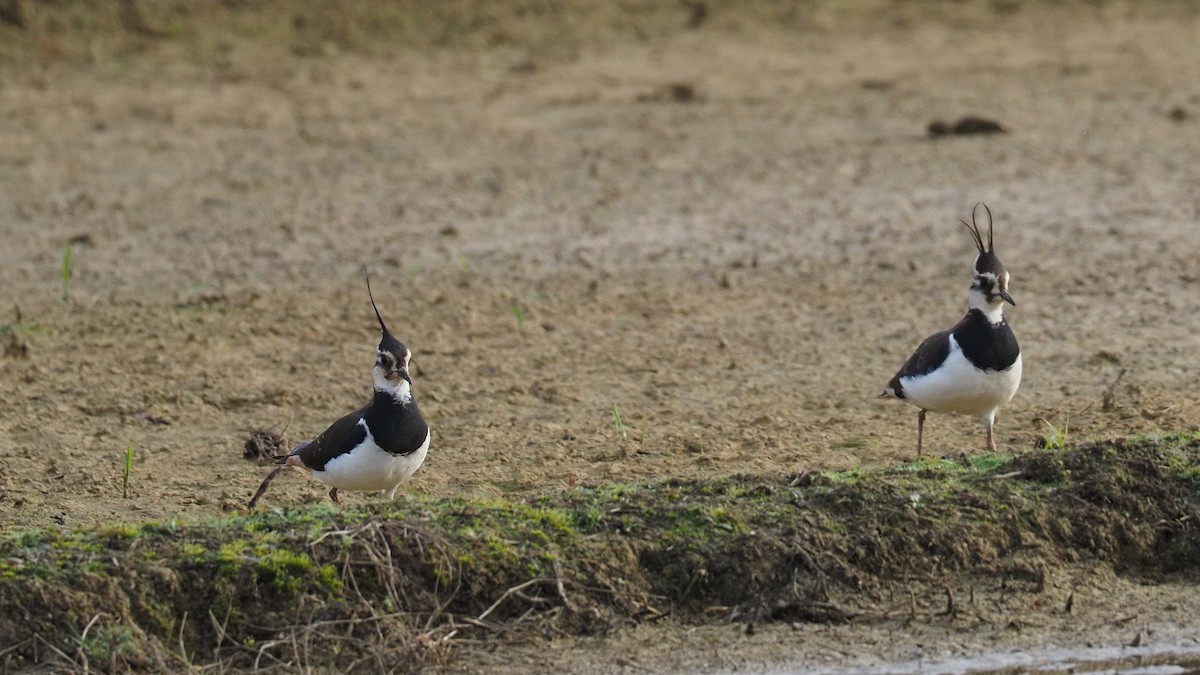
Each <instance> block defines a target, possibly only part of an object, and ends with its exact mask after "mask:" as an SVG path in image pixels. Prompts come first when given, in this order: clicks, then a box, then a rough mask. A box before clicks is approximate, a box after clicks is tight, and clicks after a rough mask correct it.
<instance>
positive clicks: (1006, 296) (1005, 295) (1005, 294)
mask: <svg viewBox="0 0 1200 675" xmlns="http://www.w3.org/2000/svg"><path fill="white" fill-rule="evenodd" d="M1000 297H1001V298H1002V299H1003V300H1004V301H1005V302H1007V303H1008V304H1010V305H1012V306H1013V307H1016V306H1017V301H1016V300H1013V297H1012V296H1011V295H1009V294H1008V291H1000Z"/></svg>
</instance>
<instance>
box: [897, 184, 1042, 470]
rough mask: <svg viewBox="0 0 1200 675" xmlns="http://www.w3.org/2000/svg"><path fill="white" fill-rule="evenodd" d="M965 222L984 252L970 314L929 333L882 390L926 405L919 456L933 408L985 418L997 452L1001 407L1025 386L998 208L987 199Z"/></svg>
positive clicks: (978, 261)
mask: <svg viewBox="0 0 1200 675" xmlns="http://www.w3.org/2000/svg"><path fill="white" fill-rule="evenodd" d="M980 206H983V209H984V211H985V212H986V213H987V219H988V236H987V245H986V246H985V245H984V239H983V234H982V232H980V230H979V224H978V222H977V220H976V215H977V214H978V211H979V207H980ZM959 222H961V223H962V224H963V226H964V227H966V228H967V231H968V232H970V233H971V238H972V240H974V242H975V248H976V249H977V250H978V252H979V254H978V255H977V256H976V257H975V263H974V265H972V277H971V278H972V283H971V288H970V291H969V292H968V294H967V307H968V309H967V314H966V316H964V317H963V319H962V320H961V321H959V322H958V325H956V326H954V327H953V328H951V329H949V330H944V331H941V332H939V333H934V334H933V335H930V336H929V337H927V338H925V340H924V341H923V342H921V344H920V345H919V346H918V347H917V350H916V351H915V352H913V354H912V356H910V357H909V358H908V361H906V362H905V363H904V366H903V367H901V368H900V371H899V372H897V373H896V375H895V376H894V377H893V378H892V379H891V381H890V382H888V384H887V386H886V387H884V389H883V393H881V394H880V396H881V397H890V398H898V399H900V400H902V401H905V402H907V403H911V404H912V405H915V406H916V407H917V408H919V409H920V411H921V412H920V413H918V414H917V456H918V457H919V456H920V455H921V445H922V437H923V435H924V431H925V413H926V412H929V411H933V412H939V413H942V412H955V413H962V414H966V415H973V416H975V417H978V418H980V419H981V420H983V426H984V429H985V430H986V431H987V449H988V450H990V451H993V452H994V451H995V450H996V441H995V438H994V434H993V427H994V425H995V421H996V411H997V410H998V409H999V408H1000V406H1002V405H1004V404H1005V403H1008V402H1009V401H1011V400H1012V397H1013V396H1014V395H1015V394H1016V393H1017V388H1018V387H1019V386H1020V385H1021V348H1020V346H1019V345H1018V344H1017V338H1016V336H1015V335H1013V331H1012V328H1011V327H1010V326H1009V325H1008V322H1007V321H1005V319H1004V303H1008V304H1010V305H1013V306H1016V304H1017V303H1016V301H1015V300H1013V297H1012V295H1010V294H1009V292H1008V284H1009V281H1010V280H1011V275H1009V273H1008V270H1006V269H1005V268H1004V265H1003V264H1002V263H1001V262H1000V258H999V257H998V256H997V255H996V251H995V246H994V244H993V240H992V211H991V209H989V208H988V207H987V205H986V204H976V205H975V208H974V209H972V211H971V224H969V225H968V224H967V221H965V220H960V221H959Z"/></svg>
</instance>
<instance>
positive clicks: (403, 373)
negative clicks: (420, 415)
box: [373, 347, 412, 400]
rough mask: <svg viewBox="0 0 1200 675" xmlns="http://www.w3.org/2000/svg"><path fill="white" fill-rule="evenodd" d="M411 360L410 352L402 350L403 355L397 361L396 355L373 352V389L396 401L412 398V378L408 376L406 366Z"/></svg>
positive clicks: (406, 349) (379, 351)
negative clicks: (389, 395) (393, 397)
mask: <svg viewBox="0 0 1200 675" xmlns="http://www.w3.org/2000/svg"><path fill="white" fill-rule="evenodd" d="M411 360H412V350H410V349H408V348H407V347H406V348H404V353H403V354H402V355H401V356H400V358H399V359H397V354H395V353H393V352H390V351H388V350H386V349H378V350H376V351H375V368H374V371H373V375H374V379H375V388H376V389H378V390H380V391H386V392H388V393H390V394H392V395H393V396H395V397H396V398H397V399H398V400H407V399H409V398H411V397H412V393H411V391H412V378H411V377H410V376H409V374H408V364H409V362H410V361H411Z"/></svg>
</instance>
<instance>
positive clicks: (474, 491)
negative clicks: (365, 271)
mask: <svg viewBox="0 0 1200 675" xmlns="http://www.w3.org/2000/svg"><path fill="white" fill-rule="evenodd" d="M885 5H886V6H887V7H889V9H888V10H887V11H884V12H881V14H880V16H878V17H875V19H874V20H872V21H869V22H863V23H855V22H851V21H839V20H836V19H832V18H827V17H825V16H824V15H823V14H822V13H821V12H819V11H816V10H814V13H813V14H812V15H811V16H804V17H800V18H799V19H796V18H795V17H792V20H791V21H789V22H786V23H780V24H779V25H769V24H767V25H763V24H760V23H755V22H754V21H762V18H761V17H757V18H755V19H754V21H749V20H747V21H742V22H739V21H734V20H732V19H730V18H729V17H726V16H722V14H721V13H720V12H719V11H717V10H712V11H711V14H712V16H711V17H708V18H706V17H705V16H701V17H699V19H700V20H699V21H698V24H699V25H698V26H696V27H694V28H687V27H684V25H685V23H686V22H685V21H684V19H683V18H681V19H680V27H679V28H678V29H676V30H670V31H658V32H655V33H653V34H651V35H643V36H641V37H640V38H639V37H628V36H625V37H616V38H612V39H596V40H592V41H588V40H583V41H578V42H575V43H572V45H571V46H569V47H563V48H554V47H552V46H551V47H547V46H545V45H544V44H543V45H542V46H540V47H539V48H537V49H526V48H522V47H521V46H519V45H514V44H508V43H505V44H500V45H498V46H490V47H480V46H478V45H475V46H471V47H470V48H462V49H452V48H433V49H427V50H420V51H412V50H405V49H400V48H396V49H391V50H384V51H383V52H380V51H378V50H376V51H371V52H370V53H367V52H364V51H356V50H354V49H343V48H339V47H338V46H336V45H321V49H318V50H316V52H315V53H313V52H312V51H311V50H306V49H291V50H288V51H286V52H285V53H284V55H283V56H281V57H279V58H272V59H263V58H257V59H255V58H250V57H249V56H246V57H245V58H242V55H243V54H242V52H240V51H238V49H239V47H238V46H237V43H234V45H233V46H232V47H230V48H229V49H228V50H226V52H223V60H221V61H220V63H219V64H218V65H213V63H211V62H206V61H202V62H200V63H197V64H193V63H189V62H188V60H187V59H182V58H180V57H179V56H178V55H177V54H175V53H173V52H171V51H170V50H169V49H167V48H165V47H160V46H158V45H157V44H156V43H155V42H154V40H157V39H160V38H155V37H149V38H138V39H139V40H140V41H139V42H137V45H138V50H137V51H138V53H139V54H143V55H148V56H146V57H145V58H140V59H136V58H135V59H132V60H119V59H116V58H115V57H114V59H113V60H104V59H98V62H97V63H93V64H91V65H88V66H79V65H77V64H74V63H54V62H51V63H48V64H37V65H24V66H21V67H13V68H10V69H9V70H7V71H5V75H4V80H3V83H2V87H0V120H2V123H0V247H2V249H0V262H2V264H0V288H2V289H3V298H2V299H0V324H3V332H4V334H3V335H0V338H2V339H3V343H4V346H5V348H4V352H3V356H2V357H0V411H3V412H2V415H0V443H2V444H3V452H2V454H0V468H2V472H0V527H2V528H4V529H6V530H17V529H23V528H27V527H32V526H43V525H48V524H52V523H55V522H59V523H65V524H66V525H68V526H79V527H87V526H91V525H94V524H96V523H99V522H102V521H109V520H114V519H115V520H141V519H172V518H177V519H182V520H197V519H205V518H210V517H214V516H219V515H222V514H226V513H228V512H229V511H231V510H236V509H238V508H240V507H241V506H242V505H243V504H244V502H245V501H246V499H247V498H248V497H249V496H250V495H251V494H252V493H253V491H254V489H255V488H256V487H257V485H258V483H259V481H260V480H261V478H262V476H263V475H264V472H265V470H264V469H263V468H262V467H260V466H257V465H255V464H254V463H251V462H248V461H246V460H245V459H243V457H242V452H243V442H244V441H245V439H246V438H247V436H248V435H249V434H250V433H251V432H252V431H253V430H255V429H259V428H273V429H276V430H280V431H282V433H283V434H284V435H285V436H286V437H287V439H288V441H289V442H294V441H297V440H300V439H303V438H306V437H311V436H312V435H313V434H315V433H318V432H319V431H321V430H322V429H323V428H324V426H325V425H326V424H328V423H329V422H330V421H331V420H333V419H334V418H336V417H337V416H339V415H341V414H344V413H345V412H347V411H349V410H351V409H352V408H354V407H355V406H358V405H360V404H361V403H362V402H363V401H364V400H365V398H366V397H367V396H368V393H369V385H370V379H369V371H368V368H369V367H370V365H371V362H372V359H373V348H374V344H375V341H376V340H377V331H376V327H375V326H374V324H373V315H372V314H371V311H370V306H369V304H368V302H367V298H366V291H365V287H364V285H363V283H362V275H361V270H362V268H363V266H366V267H367V268H369V269H370V270H371V271H372V273H373V279H374V288H375V295H376V299H377V300H378V301H379V305H380V310H381V311H382V312H383V315H384V317H385V318H386V319H387V320H388V321H389V324H390V325H391V326H392V328H393V331H394V332H395V333H396V334H397V335H398V336H399V337H400V338H401V339H402V340H404V341H405V342H406V343H407V344H408V345H409V346H410V347H411V348H412V349H413V351H414V354H415V361H416V364H417V367H416V395H417V397H418V400H419V401H420V404H421V406H422V409H423V410H424V412H425V414H426V416H427V418H428V419H429V422H430V425H431V427H432V428H433V434H434V443H433V446H432V449H431V451H430V455H429V459H428V461H427V462H426V464H425V466H424V467H423V468H422V469H421V470H420V472H419V473H418V474H417V475H416V477H415V478H414V480H413V482H412V483H411V485H410V487H409V488H408V489H409V490H411V491H414V492H417V493H421V494H425V495H431V496H452V495H460V494H467V495H527V494H530V493H534V492H541V491H558V490H568V489H570V488H571V486H574V485H577V484H588V485H590V484H597V483H600V482H603V481H618V482H625V481H653V480H656V479H660V478H664V477H672V476H680V477H709V476H716V475H725V474H729V473H733V472H749V473H754V474H778V475H781V476H784V475H792V474H796V473H798V472H801V471H804V470H812V469H824V468H848V467H854V466H859V465H865V466H879V465H886V464H889V463H894V462H897V461H901V460H909V459H911V458H912V456H913V451H914V440H915V417H916V414H915V410H913V409H911V408H909V407H907V406H904V405H903V404H899V403H897V402H895V401H884V400H878V399H876V398H875V395H876V394H877V393H878V391H879V389H880V388H881V386H882V385H883V384H884V383H885V382H886V381H887V379H888V378H889V377H890V376H891V375H892V374H893V372H894V371H895V369H896V368H897V367H898V366H899V365H900V364H901V363H902V362H903V360H904V359H905V358H906V357H907V356H908V354H909V352H910V351H911V350H912V348H913V347H914V346H915V345H916V344H917V343H918V342H919V341H920V339H921V338H922V337H924V336H925V335H926V334H928V333H931V332H933V331H935V330H940V329H942V328H945V327H948V326H949V325H951V324H952V323H953V322H954V321H956V320H957V319H958V318H959V316H960V315H961V313H962V311H963V308H964V303H965V294H966V287H967V286H968V285H969V277H968V265H969V264H970V262H971V260H972V254H973V249H972V244H971V241H970V239H969V237H968V236H967V235H966V233H965V232H964V231H963V230H962V227H961V226H960V225H958V222H957V221H958V219H959V218H969V214H970V212H971V208H972V206H973V205H974V204H975V203H976V202H979V201H983V202H986V203H987V204H988V205H989V206H990V207H991V209H992V211H993V213H994V214H995V216H996V247H997V251H998V252H999V253H1000V255H1001V256H1002V258H1003V260H1004V261H1005V263H1006V265H1007V266H1008V267H1009V269H1010V271H1011V272H1012V274H1013V282H1012V286H1011V291H1012V293H1013V295H1014V296H1015V298H1016V300H1017V302H1018V306H1017V307H1015V308H1011V309H1010V310H1009V311H1008V316H1009V317H1010V322H1011V323H1012V325H1013V327H1014V330H1015V331H1016V333H1017V336H1018V338H1019V339H1020V341H1021V345H1022V348H1023V353H1024V358H1025V378H1024V381H1023V383H1022V387H1021V390H1020V392H1019V393H1018V395H1017V397H1016V399H1014V401H1013V402H1012V403H1011V404H1010V405H1008V406H1007V407H1006V408H1005V409H1004V410H1002V412H1001V417H1000V419H999V422H998V440H999V442H1000V444H1001V445H1002V447H1003V448H1006V449H1009V450H1013V451H1015V450H1020V449H1024V448H1028V447H1030V446H1032V445H1033V444H1034V443H1035V442H1037V441H1038V439H1040V438H1042V437H1044V436H1046V435H1047V434H1048V433H1050V432H1051V431H1052V428H1055V427H1056V428H1060V429H1062V428H1069V436H1070V438H1071V439H1088V438H1108V437H1113V436H1119V435H1128V434H1153V433H1159V432H1166V431H1189V430H1191V431H1194V430H1196V429H1198V428H1200V389H1197V388H1196V386H1195V382H1196V380H1197V378H1198V376H1200V358H1197V352H1198V350H1200V320H1198V319H1197V316H1200V311H1198V310H1200V294H1197V293H1196V289H1197V287H1198V286H1197V283H1198V281H1200V276H1198V272H1197V267H1196V251H1197V250H1200V222H1198V221H1200V197H1198V196H1197V195H1198V194H1200V193H1198V192H1197V186H1198V185H1200V165H1197V163H1196V162H1195V158H1196V157H1197V156H1200V133H1198V130H1200V127H1198V126H1197V125H1198V124H1200V84H1197V83H1200V58H1198V57H1200V48H1198V47H1197V43H1196V41H1195V36H1196V34H1197V30H1198V29H1200V19H1198V18H1197V14H1198V12H1197V9H1196V6H1195V5H1194V4H1190V3H1155V4H1154V5H1153V6H1152V7H1150V8H1147V7H1146V6H1144V5H1125V4H1121V3H1113V4H1103V5H1101V6H1099V7H1096V6H1092V5H1066V6H1059V7H1055V8H1043V7H1040V6H1029V5H1025V4H1019V3H1014V4H1007V5H1003V6H1000V5H994V6H993V5H987V6H985V5H982V4H979V3H963V4H962V5H961V6H957V7H956V8H955V9H953V10H951V11H949V13H948V14H941V13H939V15H937V16H934V17H931V18H925V17H922V16H921V15H920V14H919V13H915V12H913V11H906V10H905V9H904V7H903V6H897V7H891V6H890V5H887V3H885ZM815 6H817V7H820V6H821V5H820V4H819V3H818V4H817V5H815ZM688 16H689V17H690V18H688V19H687V20H688V21H690V22H692V23H697V21H696V15H695V14H694V13H693V14H689V15H688ZM706 16H707V15H706ZM3 30H5V31H9V33H6V35H10V34H11V31H13V30H15V29H13V28H12V27H9V26H5V27H4V29H3ZM130 39H131V40H133V38H130ZM145 41H149V44H143V43H144V42H145ZM247 53H250V52H247ZM125 58H128V57H125ZM967 115H975V116H982V117H986V118H990V119H993V120H995V121H998V122H999V123H1001V124H1002V125H1003V126H1004V127H1005V128H1006V129H1007V130H1008V132H1007V133H1002V134H994V135H984V136H963V137H944V138H937V139H934V138H931V137H930V136H929V135H928V133H927V126H928V125H929V123H930V122H932V121H934V120H946V121H954V120H956V119H958V118H960V117H962V116H967ZM68 242H74V243H73V244H72V256H71V264H70V272H71V274H70V282H69V285H65V284H64V282H63V279H62V276H63V274H62V273H63V257H64V251H65V248H66V246H67V245H68ZM64 295H68V296H69V299H70V302H69V303H66V302H63V296H64ZM614 411H616V412H617V413H618V414H619V417H620V420H621V423H620V424H618V423H616V422H615V416H614ZM926 442H927V447H929V448H930V449H931V450H932V451H933V452H935V453H943V452H952V451H955V452H956V451H960V450H973V449H977V448H980V447H982V444H983V436H982V429H981V427H980V425H979V424H978V423H977V422H975V421H973V420H968V419H963V418H956V417H945V416H935V417H931V418H930V423H929V425H928V426H927V436H926ZM126 448H132V449H133V453H134V466H133V470H132V474H131V481H130V482H131V495H130V498H129V499H125V498H124V497H123V496H122V459H121V453H122V451H124V450H125V449H126ZM323 494H324V491H323V490H322V488H321V486H320V485H318V484H315V483H310V482H305V481H304V480H302V479H300V478H294V477H288V478H286V479H282V480H280V481H278V482H277V483H276V484H275V485H274V486H273V488H272V492H270V493H269V494H268V496H267V498H266V506H267V507H268V508H270V507H273V506H279V505H288V504H301V503H306V502H311V501H314V500H319V499H321V498H323ZM372 499H376V497H372V496H353V497H350V500H351V501H368V500H372ZM1098 578H1102V579H1109V578H1110V577H1108V576H1106V575H1104V574H1101V575H1100V576H1099V577H1098ZM1121 583H1123V582H1121V581H1120V580H1119V579H1116V578H1112V584H1113V588H1116V586H1117V585H1119V584H1121ZM1114 592H1115V591H1114ZM638 639H640V638H639V637H638V636H637V635H634V636H631V637H629V638H628V641H629V642H628V644H629V645H636V644H637V642H636V641H637V640H638ZM759 639H761V638H759ZM846 639H851V638H846ZM631 648H634V649H635V650H636V646H634V647H631ZM756 653H757V652H756ZM787 653H788V652H787V650H786V648H781V651H780V652H775V653H772V652H769V651H768V652H764V654H763V655H764V660H775V659H777V658H784V659H786V655H787ZM717 665H720V664H719V663H718V664H717Z"/></svg>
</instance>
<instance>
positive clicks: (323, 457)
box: [292, 407, 367, 471]
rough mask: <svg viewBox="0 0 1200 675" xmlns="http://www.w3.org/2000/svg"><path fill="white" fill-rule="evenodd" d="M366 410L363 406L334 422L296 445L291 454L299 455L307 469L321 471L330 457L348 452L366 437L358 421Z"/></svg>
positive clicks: (365, 431)
mask: <svg viewBox="0 0 1200 675" xmlns="http://www.w3.org/2000/svg"><path fill="white" fill-rule="evenodd" d="M366 410H367V409H366V408H365V407H364V408H362V409H359V410H356V411H354V412H352V413H350V414H349V415H346V416H345V417H343V418H342V419H340V420H338V421H336V422H334V423H333V424H331V425H329V428H328V429H326V430H325V431H323V432H321V435H320V436H317V437H316V438H314V439H312V440H311V441H309V442H308V443H302V444H301V445H299V446H297V447H296V449H295V450H293V451H292V454H293V455H299V456H300V461H302V462H304V466H306V467H308V468H309V469H312V470H313V471H323V470H324V469H325V465H326V464H328V463H329V461H330V460H331V459H333V458H334V457H339V456H341V455H344V454H346V453H347V452H350V451H351V450H353V449H354V448H355V446H357V445H358V444H359V443H362V442H363V439H365V438H366V437H367V430H366V429H364V428H363V426H362V425H361V424H359V423H358V422H359V420H361V419H362V418H363V414H364V413H365V412H366Z"/></svg>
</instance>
